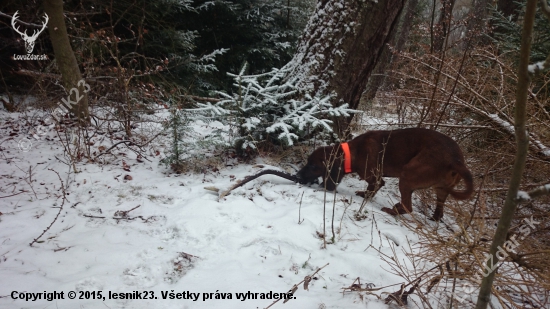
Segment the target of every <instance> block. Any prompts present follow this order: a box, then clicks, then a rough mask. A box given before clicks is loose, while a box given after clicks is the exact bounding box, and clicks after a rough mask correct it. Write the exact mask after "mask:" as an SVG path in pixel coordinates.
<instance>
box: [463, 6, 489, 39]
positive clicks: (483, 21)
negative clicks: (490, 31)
mask: <svg viewBox="0 0 550 309" xmlns="http://www.w3.org/2000/svg"><path fill="white" fill-rule="evenodd" d="M488 6H489V2H488V1H487V0H475V2H474V6H473V14H471V16H470V17H469V18H468V23H467V24H466V33H467V34H466V37H467V38H470V40H471V41H470V43H469V44H470V46H475V45H477V44H482V45H487V44H489V41H488V38H487V37H485V36H484V34H486V33H487V21H488V20H487V18H488V16H489V12H488V11H489V8H488ZM464 46H466V44H464Z"/></svg>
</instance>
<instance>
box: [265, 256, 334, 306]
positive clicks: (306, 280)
mask: <svg viewBox="0 0 550 309" xmlns="http://www.w3.org/2000/svg"><path fill="white" fill-rule="evenodd" d="M329 264H330V263H326V264H325V266H323V267H320V268H317V270H316V271H315V272H314V273H313V274H311V275H309V276H305V277H304V280H302V281H300V282H298V283H296V284H295V285H294V286H292V289H291V291H292V295H294V292H295V291H296V290H297V289H298V285H300V284H302V283H303V282H307V283H306V284H304V289H306V290H307V287H308V284H309V281H311V278H313V276H315V274H317V273H318V272H319V271H320V270H321V269H323V268H325V267H327V266H328V265H329ZM289 299H290V298H287V299H285V301H284V302H283V303H286V302H287V301H288V300H289ZM280 300H281V298H279V299H277V300H276V301H274V302H272V303H271V305H269V306H267V307H265V308H264V309H269V308H270V307H271V306H273V305H275V304H276V303H277V302H278V301H280Z"/></svg>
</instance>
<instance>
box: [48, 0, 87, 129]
mask: <svg viewBox="0 0 550 309" xmlns="http://www.w3.org/2000/svg"><path fill="white" fill-rule="evenodd" d="M44 11H45V12H46V14H48V16H49V17H50V20H49V23H48V31H49V33H50V39H51V41H52V46H53V51H54V54H55V61H56V63H57V67H58V68H59V71H60V72H61V80H62V83H63V87H65V90H66V91H67V93H68V95H69V96H70V102H76V103H75V104H70V105H71V106H70V108H69V110H70V112H71V113H72V114H73V115H74V116H76V117H77V118H78V119H79V120H80V121H81V122H82V123H88V122H89V119H90V115H89V112H88V95H87V94H86V93H85V91H86V88H85V87H84V86H83V83H80V85H79V84H78V82H79V81H80V80H81V79H82V75H81V74H80V69H79V67H78V63H77V61H76V57H75V55H74V52H73V49H72V47H71V44H70V42H69V36H68V34H67V27H66V26H65V19H64V16H63V0H45V1H44ZM73 88H74V89H78V92H76V91H74V90H71V89H73Z"/></svg>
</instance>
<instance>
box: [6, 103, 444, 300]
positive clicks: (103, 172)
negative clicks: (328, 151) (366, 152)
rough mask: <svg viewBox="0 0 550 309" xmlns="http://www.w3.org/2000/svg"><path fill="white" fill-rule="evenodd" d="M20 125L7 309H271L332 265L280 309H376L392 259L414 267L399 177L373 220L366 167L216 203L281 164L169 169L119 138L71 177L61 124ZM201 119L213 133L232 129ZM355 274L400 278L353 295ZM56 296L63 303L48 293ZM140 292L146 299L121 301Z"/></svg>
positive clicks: (9, 189)
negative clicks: (222, 192) (323, 184)
mask: <svg viewBox="0 0 550 309" xmlns="http://www.w3.org/2000/svg"><path fill="white" fill-rule="evenodd" d="M21 119H22V118H21V115H20V114H13V113H12V114H8V113H4V112H0V136H3V139H2V141H1V143H0V171H1V172H0V188H1V189H0V297H1V298H0V307H1V308H266V307H268V306H269V305H271V303H272V302H274V300H275V299H273V298H274V296H273V295H272V294H269V293H270V292H273V293H281V294H282V293H287V292H288V291H289V290H290V289H292V287H293V286H294V285H295V284H298V283H300V282H301V281H302V280H304V278H305V277H306V276H308V275H312V274H314V273H315V272H316V271H317V270H318V268H321V267H323V268H322V269H321V270H320V271H319V272H317V273H316V274H315V275H314V276H313V280H311V282H310V283H309V286H308V290H304V287H303V285H302V284H300V285H299V287H298V289H297V290H296V291H295V292H294V294H293V299H291V300H289V302H287V303H286V304H283V303H282V301H281V302H278V303H276V304H274V305H273V307H271V308H280V307H287V308H315V309H317V308H368V309H375V308H387V305H385V304H384V301H383V300H384V299H385V298H386V297H387V296H388V293H393V292H396V291H398V290H399V287H400V284H401V283H404V282H405V281H404V279H403V278H401V277H399V276H397V275H395V274H393V273H392V271H391V269H392V268H391V266H390V265H389V264H388V263H387V262H386V261H387V260H390V258H389V257H394V258H396V259H398V260H400V261H401V262H402V263H404V265H405V266H407V265H408V266H410V264H409V260H408V259H407V258H406V253H405V252H410V251H411V250H414V249H411V247H412V248H414V245H415V244H416V242H417V241H418V237H417V236H416V234H414V233H412V232H411V231H410V230H409V229H408V228H407V227H405V226H404V224H403V222H404V221H403V220H411V216H410V215H408V216H403V217H401V218H394V217H391V216H389V215H387V214H386V213H383V212H381V211H380V209H381V208H382V207H391V205H394V204H395V203H396V202H397V201H398V200H399V194H398V191H397V190H396V181H395V180H392V179H387V180H386V181H387V184H386V186H385V187H383V188H382V189H381V191H380V192H379V193H378V194H377V195H376V196H375V197H374V198H373V199H372V200H370V201H369V202H368V203H367V205H366V207H365V209H366V210H367V213H366V215H365V218H364V219H363V220H361V221H357V220H355V219H354V212H355V211H356V210H357V209H359V207H360V205H361V203H362V202H363V201H362V199H361V198H359V197H357V196H355V195H354V192H355V191H357V190H363V189H364V187H365V183H364V182H362V181H360V180H359V179H358V177H357V176H354V175H351V176H346V177H345V178H344V181H343V183H341V184H340V186H339V187H338V192H337V193H336V194H333V193H331V192H327V193H325V192H324V191H323V190H322V189H320V188H319V187H318V185H312V186H303V185H298V184H295V183H292V182H290V181H288V180H285V179H282V178H278V177H276V176H263V177H261V178H259V179H257V180H255V181H252V182H250V183H248V184H246V185H245V186H244V187H241V188H238V189H236V190H234V191H233V192H232V193H231V194H230V195H228V196H226V197H225V198H223V199H222V200H220V201H218V195H217V194H216V193H214V192H212V191H208V190H205V189H204V187H207V186H215V187H218V188H222V189H223V188H227V187H229V186H231V185H232V184H233V183H234V181H235V180H236V179H242V178H243V177H245V176H247V175H251V174H254V173H256V172H258V171H259V170H261V169H262V168H260V167H258V166H257V165H258V164H260V165H262V166H263V168H274V169H278V168H279V167H274V166H270V165H269V164H266V162H271V161H270V160H266V158H261V157H260V158H258V159H256V162H254V164H242V163H239V164H234V165H231V164H229V165H226V166H223V167H221V168H219V169H218V168H208V169H206V168H205V169H204V172H203V173H201V174H192V173H187V174H181V175H177V174H172V173H170V171H169V170H168V169H167V168H166V167H165V166H164V165H161V164H159V160H160V159H161V158H162V157H163V155H164V154H163V151H159V152H157V150H155V149H161V148H162V147H161V146H159V145H158V144H155V143H156V142H153V143H152V144H151V145H150V147H149V149H148V152H147V154H148V156H147V157H146V158H145V159H147V160H144V159H139V158H138V157H137V155H136V153H134V152H132V151H129V149H128V148H126V147H122V145H121V147H119V148H117V150H116V151H113V152H112V153H113V155H111V154H109V155H105V156H103V159H102V163H86V162H84V160H82V161H80V162H77V163H76V164H75V166H76V169H77V171H78V173H68V171H69V169H70V167H69V166H68V165H67V164H66V163H67V162H66V161H65V160H66V159H67V158H66V156H65V155H64V147H63V146H62V144H61V143H60V140H59V138H58V137H57V134H56V133H55V132H50V133H48V134H47V135H46V136H45V138H41V139H39V140H35V139H32V138H31V141H32V146H31V147H28V146H25V145H24V146H25V147H27V148H25V149H24V150H25V151H22V150H21V140H22V139H23V138H24V137H25V136H27V137H28V136H29V135H28V134H24V133H25V132H27V131H28V130H29V128H28V126H26V125H24V124H23V123H24V122H23V121H22V120H21ZM195 125H196V126H198V127H200V130H198V131H201V132H203V133H204V134H207V133H208V132H209V130H213V129H214V128H213V127H216V126H218V127H219V126H221V124H219V123H212V124H210V125H206V124H202V123H196V124H195ZM116 141H117V140H112V139H110V138H106V135H97V136H96V137H94V139H93V140H91V142H93V145H92V146H91V147H92V148H93V150H94V151H96V153H99V152H100V151H101V150H100V149H104V148H100V147H110V146H111V145H112V144H113V143H114V142H116ZM161 150H162V149H161ZM64 158H65V159H64ZM138 159H139V160H138ZM148 160H149V161H148ZM58 175H59V176H60V177H58ZM127 175H128V176H130V177H128V176H127ZM61 181H62V182H61ZM62 186H63V188H62ZM64 191H65V193H63V192H64ZM64 194H65V199H63V195H64ZM418 203H419V202H418V201H416V204H418ZM60 207H62V208H61V209H60ZM324 207H326V215H325V217H324V216H323V208H324ZM333 209H334V213H333ZM415 210H416V211H418V207H417V206H415ZM413 215H414V216H415V218H417V219H418V220H420V221H422V222H426V224H435V223H432V222H427V220H426V219H427V218H426V216H424V215H422V214H420V213H419V212H416V213H415V214H413ZM57 216H58V217H57ZM323 217H324V218H323ZM54 220H55V222H54ZM299 220H300V222H299ZM323 220H325V223H326V235H327V237H326V238H327V241H328V242H331V241H330V240H331V238H332V230H333V229H334V235H335V239H334V243H329V244H327V245H326V249H323V239H322V238H321V237H320V236H322V233H324V232H323ZM52 222H54V223H53V224H52ZM333 224H334V227H333V228H332V225H333ZM50 225H51V226H50ZM48 227H49V229H48V230H47V231H46V232H45V233H44V234H43V235H42V236H41V237H40V238H39V239H38V240H37V241H35V242H34V244H33V245H32V246H29V244H30V243H31V242H33V240H35V239H37V237H39V235H41V234H42V233H43V231H44V230H45V229H46V228H48ZM385 260H386V261H385ZM327 264H328V265H327ZM357 277H359V278H360V279H361V283H362V284H363V285H362V287H363V288H364V287H366V286H367V285H366V284H368V286H369V287H371V288H379V287H385V286H388V285H393V286H390V287H387V288H383V289H381V290H378V291H373V292H372V295H367V294H366V293H364V292H357V291H354V292H351V291H347V292H345V293H343V288H345V287H349V286H350V285H352V283H354V280H355V279H356V278H357ZM71 291H74V292H76V294H74V295H76V299H69V296H70V295H73V294H70V295H69V292H71ZM98 291H102V293H101V295H98V294H99V293H98ZM51 292H63V293H64V294H63V295H62V296H63V299H57V300H52V301H48V300H44V298H45V297H50V296H51V294H47V293H51ZM248 292H250V293H248ZM25 293H34V294H25ZM115 293H117V294H115ZM118 293H129V294H122V295H121V294H118ZM177 293H183V294H177ZM262 293H263V294H262ZM138 294H139V296H140V297H141V298H146V299H134V300H130V299H115V298H120V297H121V296H125V297H129V296H133V297H136V296H138ZM374 294H376V295H378V296H381V298H382V300H379V299H377V297H376V296H375V295H374ZM48 295H49V296H48ZM178 295H179V296H178ZM14 296H15V297H16V298H18V299H13V298H14ZM26 296H27V297H30V299H29V300H25V299H19V298H20V297H23V298H25V297H26ZM59 297H60V295H58V298H59ZM171 297H174V298H175V299H171ZM182 297H184V298H185V299H177V298H182ZM243 297H246V300H243ZM35 298H38V299H35ZM40 298H41V299H40ZM188 298H192V299H188ZM223 298H225V299H223ZM239 298H240V299H239ZM412 298H413V300H414V296H413V297H412Z"/></svg>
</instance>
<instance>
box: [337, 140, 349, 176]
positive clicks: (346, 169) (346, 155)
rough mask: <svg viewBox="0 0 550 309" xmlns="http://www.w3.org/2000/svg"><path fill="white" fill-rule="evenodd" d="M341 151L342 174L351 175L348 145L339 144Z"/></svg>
mask: <svg viewBox="0 0 550 309" xmlns="http://www.w3.org/2000/svg"><path fill="white" fill-rule="evenodd" d="M340 146H342V150H343V151H344V172H346V174H347V173H351V153H350V152H349V145H348V143H342V144H340Z"/></svg>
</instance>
